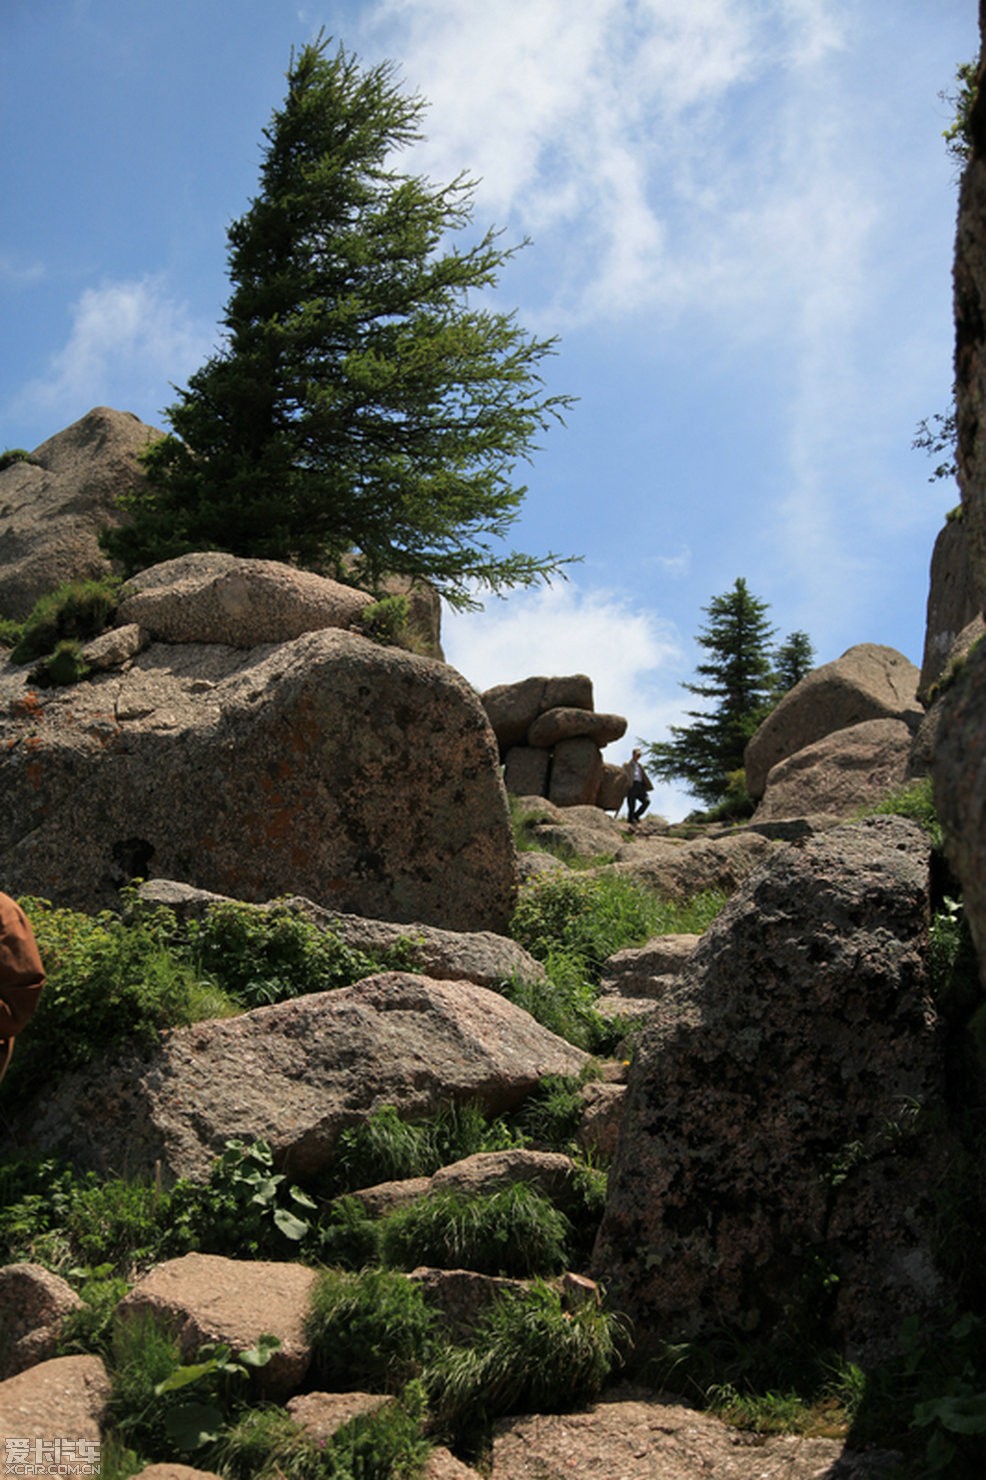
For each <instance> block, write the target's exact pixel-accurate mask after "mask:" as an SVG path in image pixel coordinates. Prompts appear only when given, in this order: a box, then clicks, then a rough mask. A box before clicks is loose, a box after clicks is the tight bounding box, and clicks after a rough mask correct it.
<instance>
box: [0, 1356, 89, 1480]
mask: <svg viewBox="0 0 986 1480" xmlns="http://www.w3.org/2000/svg"><path fill="white" fill-rule="evenodd" d="M109 1397H110V1379H109V1374H108V1373H107V1371H106V1368H105V1367H104V1366H103V1363H102V1361H101V1359H100V1358H99V1357H52V1359H51V1361H50V1362H40V1363H39V1364H38V1366H36V1367H30V1368H28V1370H27V1371H26V1372H18V1373H17V1375H16V1376H15V1377H8V1378H7V1380H6V1382H0V1438H3V1439H8V1438H20V1439H30V1440H32V1446H33V1441H34V1440H37V1439H47V1440H49V1441H50V1440H53V1439H54V1438H56V1437H57V1436H62V1435H64V1437H65V1438H66V1439H72V1440H74V1441H76V1444H77V1445H78V1444H80V1443H81V1444H89V1443H91V1442H92V1441H93V1440H95V1441H96V1442H97V1443H98V1441H99V1439H100V1427H101V1424H102V1421H103V1418H104V1416H105V1414H106V1406H107V1404H108V1402H109ZM78 1452H79V1451H78V1449H76V1455H77V1456H78ZM49 1453H50V1451H49ZM89 1455H90V1458H94V1457H95V1455H94V1453H93V1451H89ZM32 1462H33V1456H32ZM31 1473H32V1474H36V1475H40V1474H46V1473H49V1474H52V1475H57V1474H58V1473H60V1472H59V1469H58V1461H57V1460H56V1461H52V1463H51V1466H50V1469H49V1470H47V1471H45V1470H42V1469H35V1470H33V1471H32V1472H31ZM61 1473H64V1470H62V1471H61Z"/></svg>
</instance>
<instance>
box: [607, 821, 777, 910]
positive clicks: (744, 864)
mask: <svg viewBox="0 0 986 1480" xmlns="http://www.w3.org/2000/svg"><path fill="white" fill-rule="evenodd" d="M776 846H777V844H776V843H773V842H771V841H770V839H769V838H765V837H764V836H763V835H762V834H761V833H758V832H753V831H752V830H750V829H746V828H744V829H738V830H737V831H735V832H726V833H723V834H722V835H721V836H718V837H716V836H706V837H698V838H666V837H660V836H653V835H647V834H643V835H638V836H637V837H635V838H634V839H633V841H632V842H629V843H626V844H624V846H623V847H622V848H620V849H619V850H618V852H617V854H616V861H615V863H612V864H609V865H607V866H606V871H607V873H615V874H623V875H625V876H626V877H627V878H631V879H637V880H639V881H640V883H642V884H646V885H647V886H648V888H650V889H653V890H654V892H655V894H659V895H660V896H661V897H662V899H674V900H687V899H692V898H694V896H695V895H696V894H702V893H703V892H704V891H705V890H709V889H716V890H720V891H721V892H722V893H723V894H732V893H733V891H734V890H735V889H738V888H739V886H740V884H742V883H743V881H744V880H745V879H747V878H749V876H750V874H751V873H752V872H753V871H754V869H755V868H757V867H758V866H759V865H760V864H761V863H763V862H764V860H765V859H767V858H769V857H770V855H771V854H772V853H773V851H774V849H775V848H776Z"/></svg>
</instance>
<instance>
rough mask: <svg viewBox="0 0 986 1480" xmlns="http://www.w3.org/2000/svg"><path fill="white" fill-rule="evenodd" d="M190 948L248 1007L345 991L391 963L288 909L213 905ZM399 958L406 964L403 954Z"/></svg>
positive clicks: (197, 923)
mask: <svg viewBox="0 0 986 1480" xmlns="http://www.w3.org/2000/svg"><path fill="white" fill-rule="evenodd" d="M188 949H189V952H190V954H191V958H192V959H193V960H194V962H195V963H196V965H197V967H198V968H199V970H200V972H203V973H206V974H209V975H211V976H212V977H214V978H215V980H216V981H217V982H219V983H220V985H221V986H222V988H223V990H224V991H226V992H228V993H229V995H230V996H231V997H233V998H234V999H235V1000H236V1001H237V1002H239V1003H240V1004H241V1005H242V1006H243V1007H246V1008H253V1007H264V1006H266V1005H268V1004H269V1003H272V1002H283V1001H286V1000H287V999H289V998H292V997H301V996H304V995H306V994H307V993H309V992H326V991H329V990H330V989H331V988H333V987H347V986H350V985H351V984H352V983H353V982H356V981H360V980H361V979H362V978H363V977H366V976H370V975H371V974H372V973H373V972H375V971H380V970H383V969H388V968H389V964H390V962H389V960H388V961H387V964H386V965H385V966H384V965H381V964H380V960H379V958H377V959H374V958H371V957H369V956H365V955H363V953H362V952H360V951H354V950H351V949H350V947H349V946H347V945H346V944H345V943H344V942H343V941H342V940H340V939H339V937H338V936H337V935H334V934H333V933H332V931H330V930H320V929H319V928H318V926H317V925H314V924H313V923H312V922H311V921H310V920H306V919H304V918H303V917H302V916H301V915H298V914H295V913H294V912H293V911H292V910H291V909H290V908H288V907H287V906H286V905H281V906H275V907H274V908H273V909H262V908H260V907H259V906H257V905H249V904H236V903H222V904H214V905H210V907H209V909H208V911H207V912H206V914H205V917H204V918H203V919H202V920H193V921H191V922H190V923H189V925H188ZM397 959H398V960H400V962H401V964H402V965H403V964H404V956H403V954H401V953H398V956H397Z"/></svg>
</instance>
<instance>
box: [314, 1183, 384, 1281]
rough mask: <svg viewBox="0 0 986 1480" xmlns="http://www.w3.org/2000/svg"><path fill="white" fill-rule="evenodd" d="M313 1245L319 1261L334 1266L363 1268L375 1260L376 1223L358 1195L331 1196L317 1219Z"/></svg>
mask: <svg viewBox="0 0 986 1480" xmlns="http://www.w3.org/2000/svg"><path fill="white" fill-rule="evenodd" d="M316 1245H317V1250H318V1257H319V1259H320V1261H321V1262H322V1263H323V1264H329V1265H332V1266H334V1267H335V1268H337V1269H352V1270H356V1269H365V1268H366V1267H367V1266H368V1265H370V1264H375V1263H377V1261H378V1257H379V1252H380V1223H379V1221H378V1220H377V1219H376V1218H371V1217H370V1215H369V1214H368V1213H367V1211H366V1209H365V1207H364V1206H363V1204H362V1203H361V1202H360V1201H359V1199H358V1198H355V1197H349V1196H343V1197H337V1198H334V1199H333V1201H332V1202H331V1203H330V1204H329V1208H328V1211H327V1213H326V1214H325V1216H324V1217H323V1218H322V1219H321V1220H320V1221H319V1225H318V1230H317V1235H316Z"/></svg>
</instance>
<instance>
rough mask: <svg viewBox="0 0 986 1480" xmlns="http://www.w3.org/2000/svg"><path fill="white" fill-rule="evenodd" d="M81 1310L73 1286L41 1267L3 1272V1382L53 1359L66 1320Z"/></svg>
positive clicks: (0, 1375)
mask: <svg viewBox="0 0 986 1480" xmlns="http://www.w3.org/2000/svg"><path fill="white" fill-rule="evenodd" d="M81 1309H82V1301H81V1300H80V1299H79V1297H78V1295H76V1293H75V1291H74V1290H73V1289H72V1286H71V1285H69V1284H67V1283H66V1281H65V1280H63V1279H62V1278H61V1276H60V1275H57V1274H53V1273H52V1272H51V1270H50V1269H44V1268H43V1267H42V1266H41V1265H40V1264H8V1265H6V1266H4V1267H3V1268H2V1269H0V1335H2V1341H0V1379H2V1378H6V1377H13V1376H14V1374H15V1373H16V1372H23V1370H24V1369H25V1367H34V1366H36V1365H37V1364H38V1363H39V1362H46V1361H47V1360H48V1358H49V1357H53V1356H54V1355H55V1353H56V1350H57V1347H58V1341H59V1338H60V1336H61V1334H62V1327H63V1325H64V1322H65V1317H66V1316H67V1315H69V1314H70V1313H71V1312H72V1311H74V1310H81ZM0 1437H2V1435H0Z"/></svg>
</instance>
